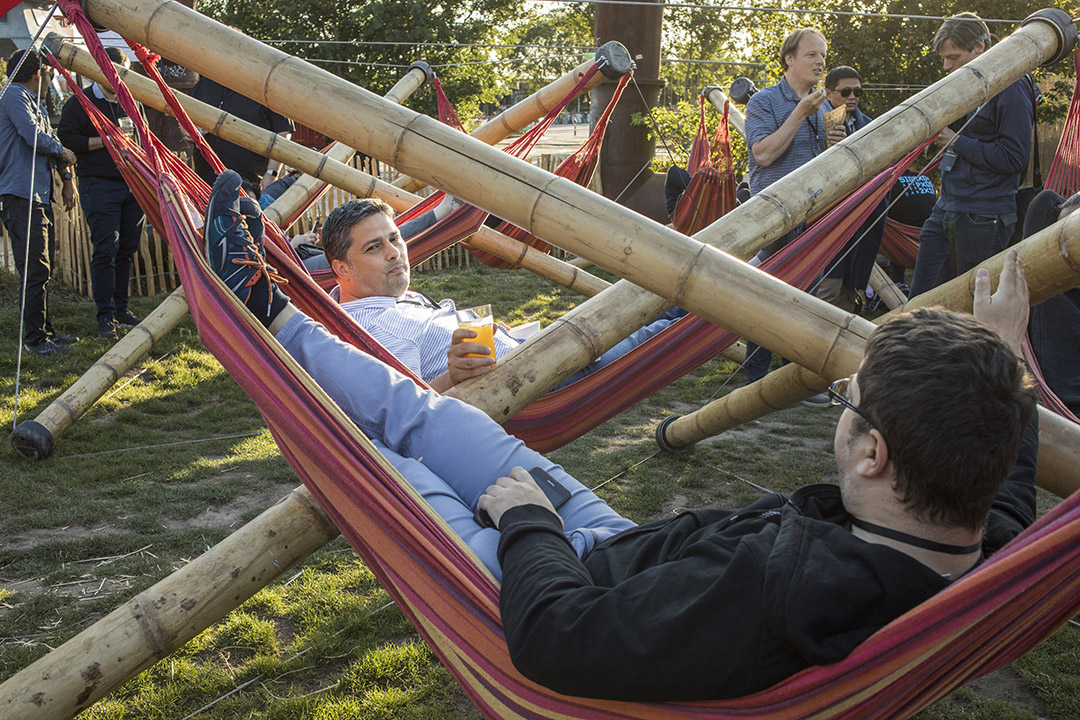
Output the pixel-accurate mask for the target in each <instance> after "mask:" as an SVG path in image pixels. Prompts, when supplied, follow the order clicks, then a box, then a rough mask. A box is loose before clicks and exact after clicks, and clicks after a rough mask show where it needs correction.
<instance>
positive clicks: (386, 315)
mask: <svg viewBox="0 0 1080 720" xmlns="http://www.w3.org/2000/svg"><path fill="white" fill-rule="evenodd" d="M335 293H336V289H335ZM341 307H342V309H343V310H345V312H347V313H348V314H349V315H350V316H351V317H352V318H353V319H354V320H356V322H357V323H359V324H360V327H362V328H364V329H365V330H367V331H368V332H369V333H370V334H371V336H372V337H374V338H375V339H376V340H378V341H379V343H380V344H382V346H383V347H385V348H386V349H387V350H389V351H390V352H391V353H393V355H394V357H396V358H397V359H398V360H400V361H401V362H402V364H403V365H405V366H406V367H408V368H409V369H410V370H412V371H413V372H414V373H416V374H417V375H419V376H420V377H421V378H423V379H424V382H429V383H430V382H431V381H432V380H434V379H435V378H437V377H439V376H440V375H442V374H443V373H444V372H446V371H447V369H448V364H447V360H446V353H447V351H448V350H449V349H450V340H451V336H452V335H453V334H454V330H457V327H458V324H457V316H456V314H455V312H456V308H455V306H454V301H453V300H449V299H447V300H442V301H440V302H439V304H438V305H435V306H432V304H431V301H430V300H428V298H426V297H424V296H423V295H420V294H419V293H415V292H413V291H411V290H410V291H408V292H406V293H405V294H404V295H403V296H401V297H400V298H392V297H387V296H385V295H379V296H375V297H366V298H360V299H359V300H350V301H349V302H346V303H342V304H341ZM520 343H521V341H520V340H517V339H515V338H513V337H511V336H510V335H508V334H507V333H506V332H505V331H504V330H503V329H502V328H501V327H498V326H496V328H495V359H496V360H498V359H499V358H500V357H502V356H503V355H505V354H506V353H508V352H510V350H512V349H514V348H515V347H517V346H518V344H520Z"/></svg>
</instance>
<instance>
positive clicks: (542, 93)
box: [394, 41, 634, 192]
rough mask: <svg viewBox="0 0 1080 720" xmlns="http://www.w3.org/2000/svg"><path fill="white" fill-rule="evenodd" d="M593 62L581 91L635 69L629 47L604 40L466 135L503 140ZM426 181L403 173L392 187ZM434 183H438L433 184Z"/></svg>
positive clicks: (413, 188) (545, 109) (409, 186)
mask: <svg viewBox="0 0 1080 720" xmlns="http://www.w3.org/2000/svg"><path fill="white" fill-rule="evenodd" d="M594 63H599V64H600V72H598V73H596V74H595V75H593V77H592V78H591V79H590V80H589V81H588V82H587V83H585V85H584V86H583V87H582V89H581V91H580V92H581V94H584V93H587V92H589V91H591V90H592V89H593V88H595V87H597V86H599V85H601V84H603V83H605V82H608V81H610V80H618V79H619V78H621V77H622V76H623V75H625V74H626V73H628V72H630V71H632V70H633V69H634V61H633V59H632V58H631V57H630V53H629V51H627V49H626V48H625V47H623V45H622V44H621V43H619V42H616V41H611V42H607V43H605V44H604V45H602V46H600V48H599V49H598V50H597V51H596V57H595V58H594V59H593V60H586V61H585V62H583V63H581V64H580V65H578V66H577V67H576V68H574V69H572V70H570V71H569V72H567V73H564V74H563V75H562V77H560V78H558V79H556V80H555V81H553V82H551V83H550V84H548V85H546V86H545V87H543V88H541V89H540V90H537V91H536V92H534V93H533V94H532V95H530V96H529V97H527V98H525V99H524V100H522V101H521V102H518V103H514V105H513V107H510V108H507V109H506V111H504V112H502V113H500V114H498V115H496V116H495V117H493V118H491V119H490V120H488V121H487V122H486V123H484V124H483V125H481V126H480V127H478V128H476V129H475V130H473V131H472V132H471V133H469V135H470V136H471V137H473V138H476V139H477V140H479V141H480V142H482V143H486V144H488V145H494V144H496V143H497V142H499V141H501V140H505V139H506V138H508V137H510V135H512V134H514V133H515V132H517V131H518V130H520V129H521V128H523V127H525V126H526V125H528V124H529V123H531V122H533V121H534V120H536V119H537V118H541V117H544V116H545V115H547V114H548V113H549V112H551V109H552V108H553V107H555V106H556V105H557V104H558V103H559V101H560V100H562V99H563V98H564V97H566V96H567V95H568V94H569V93H570V91H571V90H573V89H574V86H576V85H577V83H578V80H579V78H580V77H581V76H582V75H583V74H584V73H585V72H586V71H588V70H589V69H590V68H592V66H593V64H594ZM428 184H429V183H428V182H426V181H424V180H420V179H417V178H413V177H410V176H408V175H405V174H403V175H402V176H401V177H399V178H397V179H396V180H394V187H399V188H402V189H404V190H408V191H410V192H416V191H417V190H420V189H421V188H423V187H424V186H426V185H428ZM436 187H441V186H439V185H436Z"/></svg>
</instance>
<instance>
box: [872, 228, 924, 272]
mask: <svg viewBox="0 0 1080 720" xmlns="http://www.w3.org/2000/svg"><path fill="white" fill-rule="evenodd" d="M920 232H922V227H917V226H915V225H905V224H904V223H902V222H897V221H896V220H893V219H892V218H888V219H886V220H885V234H884V235H883V236H882V238H881V254H882V255H884V256H885V257H887V258H889V260H891V261H892V262H893V263H895V264H896V265H899V266H900V267H902V268H908V269H911V268H913V267H915V258H916V257H917V256H918V255H919V233H920Z"/></svg>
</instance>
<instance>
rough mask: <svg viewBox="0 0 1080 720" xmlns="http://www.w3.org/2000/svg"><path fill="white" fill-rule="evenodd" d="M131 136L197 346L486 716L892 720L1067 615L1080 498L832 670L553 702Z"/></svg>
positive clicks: (164, 163)
mask: <svg viewBox="0 0 1080 720" xmlns="http://www.w3.org/2000/svg"><path fill="white" fill-rule="evenodd" d="M61 5H62V7H63V9H64V11H65V13H66V14H67V16H68V18H69V19H70V20H71V21H73V22H74V23H75V24H76V25H77V27H78V28H79V30H80V32H81V33H82V35H83V37H85V38H87V41H88V45H90V48H91V52H92V53H93V54H94V56H95V58H96V59H97V60H98V63H99V64H100V65H101V66H102V68H103V70H104V71H105V73H106V77H107V78H108V80H109V82H110V84H111V85H112V86H113V87H115V88H117V89H118V96H119V97H120V98H121V104H122V105H123V106H124V107H125V109H126V110H127V111H128V112H129V114H130V115H131V116H132V117H133V118H138V115H137V114H136V113H135V112H134V110H135V105H134V101H133V99H132V98H131V97H130V95H129V94H128V93H127V91H126V88H123V87H122V85H121V84H120V79H119V77H117V76H116V74H115V72H114V70H113V68H112V66H111V64H109V63H108V61H107V56H106V55H105V53H104V50H103V48H102V47H101V44H100V41H98V40H97V37H96V35H95V34H94V33H93V32H92V30H91V27H90V25H89V22H88V21H87V19H86V17H85V16H84V15H83V14H82V12H81V10H80V9H79V7H78V5H77V3H76V2H75V0H61ZM139 123H140V121H139V120H136V124H139ZM139 132H140V137H142V138H144V148H145V152H146V155H147V161H148V163H149V168H150V169H151V171H152V173H153V175H152V176H149V177H151V179H152V183H151V184H152V186H153V187H155V189H156V194H157V199H158V203H159V212H158V215H159V217H160V220H161V223H162V225H163V226H164V230H165V235H166V237H167V238H168V241H169V244H170V247H171V248H172V251H173V254H174V258H175V260H176V263H177V268H178V270H179V272H180V275H181V278H182V281H183V284H184V288H185V294H186V296H187V300H188V303H189V305H190V307H191V310H192V315H193V316H194V318H195V323H196V326H197V327H198V330H199V335H200V337H201V338H202V340H203V342H204V344H205V345H206V346H207V348H208V349H210V351H211V352H213V353H214V354H215V356H217V357H218V359H219V360H220V361H221V363H222V365H224V366H225V368H226V369H227V370H228V371H229V373H230V374H231V375H232V376H233V377H234V378H235V379H236V380H237V382H238V383H240V385H241V386H242V387H243V388H244V389H245V391H246V392H247V393H248V394H249V395H250V396H251V398H252V399H253V400H254V402H255V403H256V405H257V406H258V407H259V409H260V411H261V412H262V413H263V416H264V418H265V419H266V422H267V426H268V427H269V428H270V431H271V433H272V434H273V435H274V437H275V439H276V440H277V442H278V445H279V447H280V448H281V451H282V454H283V455H284V456H285V457H286V459H287V460H288V461H289V463H290V464H291V465H292V466H293V468H294V469H295V470H296V472H297V474H298V475H299V476H300V477H301V479H302V480H303V481H304V482H305V484H307V485H308V487H309V488H311V490H312V492H313V493H314V494H315V496H316V497H318V498H319V500H320V502H322V504H323V506H324V508H326V510H327V512H328V513H329V515H330V516H331V518H333V520H334V522H335V523H336V524H337V526H338V527H339V528H340V529H341V530H342V532H343V534H344V535H345V536H346V537H347V538H348V540H349V541H350V542H351V543H352V545H353V547H354V548H356V550H357V552H358V553H359V554H360V556H361V557H362V558H363V559H364V561H365V562H366V563H367V564H368V566H369V567H370V568H371V569H372V571H373V572H374V573H375V574H376V576H377V577H378V578H379V580H380V582H382V584H383V585H384V587H385V588H386V589H387V591H388V592H389V593H390V594H391V595H392V596H393V597H394V599H395V601H396V602H397V603H398V605H399V607H401V609H402V610H403V612H405V614H406V615H407V616H408V617H409V618H410V619H411V620H412V622H413V624H414V625H415V626H416V628H417V630H418V632H420V633H421V635H423V636H424V637H425V639H426V640H427V641H428V642H429V643H430V645H431V647H432V648H433V649H434V651H435V652H436V653H437V654H438V656H439V657H440V659H441V660H442V662H443V663H444V664H445V665H446V667H447V668H448V669H449V670H450V672H451V673H452V674H453V676H454V677H455V678H456V679H457V680H458V682H459V683H460V684H461V686H462V688H463V689H464V691H465V693H466V694H467V695H468V696H469V697H470V699H471V700H472V701H473V702H474V703H475V704H476V705H477V707H478V708H479V709H480V711H481V712H482V713H483V714H484V715H485V716H486V717H489V718H512V717H520V718H551V719H556V718H586V719H590V720H592V719H595V720H600V719H612V720H614V719H616V718H624V719H629V718H640V719H645V718H657V719H661V720H662V719H665V718H742V717H754V718H765V719H768V718H792V717H811V716H819V717H820V716H829V717H843V718H861V719H862V718H886V717H888V718H895V717H900V716H905V715H908V714H910V713H912V712H915V711H917V710H918V709H920V708H922V707H925V706H926V705H928V704H930V703H932V702H934V701H935V700H937V699H939V698H941V697H943V696H945V695H946V694H948V693H949V692H951V691H952V690H954V689H956V688H957V687H959V686H961V685H963V684H964V683H966V682H968V681H969V680H971V679H973V678H975V677H977V676H979V675H981V674H983V673H986V672H989V671H991V670H993V669H995V668H997V667H1000V666H1001V665H1003V664H1005V663H1008V662H1011V661H1012V660H1014V659H1015V658H1017V657H1019V656H1020V655H1021V654H1022V653H1023V652H1024V651H1025V650H1026V649H1029V648H1031V647H1033V646H1034V645H1036V644H1038V643H1039V642H1040V641H1041V640H1042V639H1044V638H1045V637H1046V636H1048V635H1049V634H1050V633H1051V632H1053V631H1054V629H1055V628H1057V627H1058V626H1060V625H1061V624H1062V623H1064V622H1065V621H1066V620H1068V618H1069V617H1070V616H1072V615H1073V614H1075V613H1076V612H1077V610H1078V605H1080V603H1078V597H1080V592H1078V590H1080V562H1078V559H1080V558H1078V556H1080V493H1078V494H1076V495H1074V496H1073V497H1072V498H1070V499H1068V500H1066V501H1065V502H1063V503H1061V505H1059V506H1058V507H1057V508H1056V509H1054V510H1053V511H1051V512H1050V513H1048V514H1047V515H1046V516H1045V517H1043V518H1042V519H1041V520H1040V521H1038V522H1037V523H1036V524H1035V525H1034V526H1033V527H1032V528H1029V530H1028V531H1026V532H1024V533H1023V534H1022V535H1021V536H1019V537H1018V538H1017V539H1016V540H1014V541H1013V542H1012V543H1010V544H1009V545H1008V546H1007V547H1006V548H1005V549H1004V550H1002V551H1001V552H1000V553H998V554H997V555H996V556H995V557H994V558H992V559H991V560H990V561H988V562H987V563H985V564H983V565H982V566H981V567H980V568H979V569H977V570H976V571H974V572H972V573H970V574H969V575H967V576H965V577H964V578H962V579H960V580H959V581H957V582H956V583H954V584H953V585H952V586H950V587H949V588H948V589H947V590H945V591H944V592H942V593H940V594H939V595H937V596H935V597H934V598H932V599H930V600H929V601H927V602H926V603H924V604H922V605H920V606H919V607H917V608H915V609H913V610H912V611H911V612H909V613H907V614H905V615H904V616H902V617H901V618H899V619H897V620H896V621H894V622H893V623H891V624H890V625H888V626H887V627H885V628H883V629H882V630H881V631H879V632H878V633H876V634H875V635H873V636H872V637H871V638H869V639H868V640H867V641H865V642H864V643H863V644H861V645H860V646H859V647H858V648H856V649H855V650H854V651H853V652H852V654H851V655H850V656H849V657H848V658H847V659H845V660H844V661H842V662H840V663H837V664H835V665H831V666H826V667H816V668H810V669H807V670H805V671H803V672H801V673H799V674H797V675H795V676H793V677H791V678H789V679H788V680H785V681H784V682H782V683H779V684H778V685H776V686H775V687H773V688H771V689H769V690H766V691H763V692H761V693H757V694H755V695H753V696H749V697H746V698H741V699H738V700H729V701H723V702H715V703H712V702H709V703H706V702H694V703H652V704H639V703H625V702H612V701H595V700H587V699H581V698H572V697H566V696H562V695H559V694H557V693H554V692H551V691H549V690H547V689H545V688H542V687H539V686H537V685H535V684H533V683H531V682H529V681H528V680H526V679H524V678H523V677H521V676H520V674H518V673H517V671H516V670H515V669H514V668H513V666H512V664H511V663H510V660H509V657H508V653H507V649H506V645H505V642H504V640H503V635H502V630H501V627H500V623H499V611H498V586H497V584H496V583H495V582H494V580H493V579H492V577H491V575H490V574H489V573H488V572H487V571H486V570H485V569H484V568H483V567H482V566H481V565H480V564H479V562H478V561H477V560H476V558H475V557H474V556H473V555H472V554H471V553H470V551H469V550H468V549H467V548H466V547H465V546H464V545H463V544H462V543H461V541H460V540H459V539H458V538H456V537H455V536H453V535H452V533H450V532H449V530H448V528H447V527H446V526H445V524H444V523H442V521H441V520H440V519H439V518H438V517H435V516H434V514H433V513H432V512H431V509H430V508H429V507H428V506H427V505H426V503H425V502H424V501H423V500H422V499H421V498H419V497H418V496H417V495H416V493H415V492H414V491H412V489H411V488H410V487H409V486H408V484H407V483H406V482H405V481H404V480H403V478H401V477H400V475H398V474H397V473H396V471H395V470H394V468H393V467H392V466H391V465H390V464H389V463H388V462H387V461H386V460H385V459H384V458H382V457H381V456H380V455H379V453H378V452H377V451H376V450H375V448H374V446H373V445H372V444H371V443H370V441H368V440H367V439H366V438H365V437H364V436H363V435H362V434H361V433H360V431H359V430H358V429H357V428H356V427H355V425H354V424H353V423H352V422H351V421H350V420H349V419H348V418H347V417H346V416H345V415H344V414H343V413H342V412H341V410H340V409H339V408H338V407H337V406H336V405H335V404H334V403H333V402H332V401H331V400H330V398H329V397H328V396H327V395H326V394H325V392H323V391H322V390H321V389H320V388H319V387H318V386H317V385H316V384H315V383H314V382H312V380H311V379H310V377H308V376H307V375H306V373H305V372H304V371H303V369H302V368H300V367H299V366H298V365H297V364H296V363H295V361H293V360H292V359H291V358H290V357H289V356H288V355H287V354H286V353H285V352H284V350H283V348H282V347H281V346H280V345H279V344H278V343H277V342H276V341H275V340H274V339H273V337H271V336H270V334H269V333H268V332H267V331H266V330H265V329H263V328H262V326H261V325H260V324H259V323H258V321H257V320H255V318H254V317H253V316H251V314H250V313H249V312H247V310H246V309H245V308H244V306H243V305H241V304H240V303H239V301H238V300H237V298H236V297H235V296H234V295H233V294H232V293H231V292H230V291H229V290H228V289H227V288H226V287H225V286H224V285H223V284H222V283H221V282H220V280H218V278H217V277H216V276H215V275H214V274H213V273H212V272H211V271H210V270H209V268H208V267H207V264H206V261H205V259H204V257H203V251H202V248H201V239H200V237H199V230H198V228H199V226H200V223H199V222H198V221H197V217H198V212H199V210H198V207H194V208H193V205H195V204H196V201H195V200H194V199H193V197H194V195H196V194H198V193H202V192H204V191H205V185H203V186H199V185H198V184H197V183H192V184H189V183H187V182H186V180H181V179H178V178H182V177H184V176H183V175H174V174H172V173H170V172H169V169H171V163H170V161H169V160H168V159H167V154H166V153H164V152H161V150H162V148H161V146H160V143H157V144H155V142H154V141H153V140H151V139H150V135H149V133H148V132H147V131H146V129H145V127H140V128H139ZM125 139H126V138H125ZM192 185H194V187H192ZM193 210H194V213H193ZM285 257H286V259H289V258H288V257H287V256H285ZM290 262H291V260H290ZM294 269H298V268H294ZM297 285H302V286H305V288H298V287H295V286H297ZM290 290H291V291H292V292H293V293H294V298H295V297H297V294H299V295H303V294H305V293H307V292H310V293H312V294H319V295H323V296H325V294H323V293H321V291H318V290H317V288H316V286H315V284H314V283H313V282H311V280H310V278H307V277H306V276H305V275H303V274H302V273H301V275H300V276H299V280H298V281H297V282H294V283H290Z"/></svg>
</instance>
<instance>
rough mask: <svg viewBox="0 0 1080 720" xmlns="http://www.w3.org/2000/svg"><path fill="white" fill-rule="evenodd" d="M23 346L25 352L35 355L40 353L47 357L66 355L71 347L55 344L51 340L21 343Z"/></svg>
mask: <svg viewBox="0 0 1080 720" xmlns="http://www.w3.org/2000/svg"><path fill="white" fill-rule="evenodd" d="M23 348H25V349H26V351H27V352H32V353H34V354H35V355H41V356H42V357H49V356H50V355H66V354H67V353H69V352H71V348H69V347H64V346H63V345H57V344H56V343H54V342H53V341H51V340H42V341H41V342H39V343H35V344H34V345H31V344H30V343H23Z"/></svg>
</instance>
